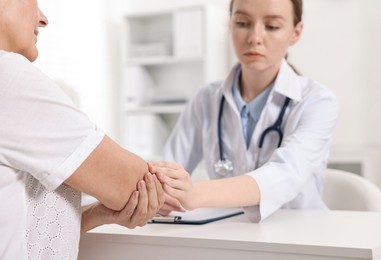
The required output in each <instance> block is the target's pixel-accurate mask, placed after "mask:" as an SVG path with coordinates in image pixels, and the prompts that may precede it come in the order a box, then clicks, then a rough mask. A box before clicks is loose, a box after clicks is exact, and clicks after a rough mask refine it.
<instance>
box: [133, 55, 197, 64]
mask: <svg viewBox="0 0 381 260" xmlns="http://www.w3.org/2000/svg"><path fill="white" fill-rule="evenodd" d="M203 60H204V57H202V56H194V57H175V56H156V57H155V56H154V57H142V58H134V59H128V60H127V61H126V65H140V66H150V65H165V64H176V63H186V62H202V61H203Z"/></svg>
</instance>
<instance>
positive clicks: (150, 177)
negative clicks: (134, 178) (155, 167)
mask: <svg viewBox="0 0 381 260" xmlns="http://www.w3.org/2000/svg"><path fill="white" fill-rule="evenodd" d="M147 179H148V180H149V181H153V176H152V174H151V173H148V174H147Z"/></svg>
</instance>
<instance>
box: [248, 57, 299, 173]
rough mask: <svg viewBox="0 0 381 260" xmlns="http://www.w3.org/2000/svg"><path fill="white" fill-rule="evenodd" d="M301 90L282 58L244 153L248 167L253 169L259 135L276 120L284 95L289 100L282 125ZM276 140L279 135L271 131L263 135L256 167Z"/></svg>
mask: <svg viewBox="0 0 381 260" xmlns="http://www.w3.org/2000/svg"><path fill="white" fill-rule="evenodd" d="M301 92H302V86H301V83H300V79H299V76H298V75H297V74H296V73H295V72H294V71H293V69H292V68H291V67H290V65H289V64H288V63H287V61H286V60H283V61H282V64H281V68H280V70H279V73H278V76H277V78H276V80H275V82H274V87H273V89H272V91H271V92H270V94H269V97H268V99H267V102H266V105H265V107H264V108H263V111H262V113H261V115H260V117H259V120H258V123H257V125H256V127H255V129H254V132H253V136H252V138H251V144H250V147H249V150H248V151H247V153H246V158H247V162H248V165H249V167H250V169H254V167H255V163H256V160H257V158H256V157H257V156H258V154H259V141H260V137H261V135H262V133H263V132H264V131H265V129H267V128H268V127H269V126H272V125H273V124H274V123H275V121H276V120H277V118H278V116H279V113H280V111H281V109H282V106H283V104H284V101H285V97H289V98H290V99H291V102H290V104H289V105H288V108H287V110H286V113H285V116H284V119H283V123H282V125H284V123H285V122H286V121H287V116H288V114H289V111H290V109H292V106H293V103H296V102H298V101H300V100H301ZM283 129H284V128H283V127H282V130H283ZM283 138H284V137H283ZM278 142H279V136H278V134H276V133H275V132H273V131H272V132H271V134H269V135H267V136H266V137H265V142H264V144H263V148H262V150H261V152H260V158H259V164H258V167H259V166H261V165H263V163H265V162H266V161H268V160H269V158H270V156H271V155H272V153H273V152H274V150H275V149H276V148H277V145H278ZM253 155H254V156H253ZM253 157H254V158H253Z"/></svg>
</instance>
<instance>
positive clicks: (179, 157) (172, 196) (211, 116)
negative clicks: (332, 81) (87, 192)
mask: <svg viewBox="0 0 381 260" xmlns="http://www.w3.org/2000/svg"><path fill="white" fill-rule="evenodd" d="M230 28H231V37H232V42H233V45H234V49H235V54H236V56H237V58H238V60H239V63H238V64H237V65H236V66H234V67H233V68H232V70H231V72H230V74H229V75H228V76H227V78H226V79H225V80H224V81H223V82H216V83H212V84H210V85H208V86H206V87H204V88H202V89H201V90H200V91H199V92H198V94H197V95H196V96H195V98H194V99H193V100H192V101H191V102H190V103H189V105H188V106H187V108H186V110H185V111H184V112H183V114H182V115H181V117H180V119H179V121H178V123H177V125H176V127H175V129H174V131H173V133H172V134H171V136H170V138H169V140H168V142H167V144H166V147H165V151H164V158H165V160H167V161H168V162H153V163H152V164H151V166H152V169H151V171H152V172H153V173H156V175H157V176H158V178H159V180H160V181H161V182H162V183H164V190H165V191H166V193H167V199H166V204H165V206H164V207H163V208H162V209H161V213H162V214H168V212H170V211H171V210H173V209H177V208H178V207H180V206H182V207H184V208H185V209H187V210H192V209H195V208H199V207H243V208H244V210H245V213H246V214H247V216H248V217H249V219H250V220H251V221H253V222H259V221H261V220H263V219H265V218H266V217H268V216H269V215H271V214H272V213H274V212H275V211H276V210H278V209H280V208H290V209H326V208H327V207H326V205H325V204H324V202H323V201H322V199H321V191H322V188H323V185H324V180H325V177H324V176H325V175H324V172H325V169H326V164H327V160H328V156H329V146H330V141H331V137H332V134H333V132H334V128H335V124H336V120H337V118H338V114H339V112H338V103H337V100H336V97H335V96H334V95H333V94H332V93H331V91H329V90H328V89H327V88H326V87H325V86H323V85H321V84H320V83H318V82H316V81H313V80H311V79H309V78H307V77H304V76H300V75H299V74H298V73H297V72H296V71H295V70H294V69H293V68H292V66H290V64H289V63H288V62H287V61H286V60H285V58H284V57H286V53H287V49H288V48H289V47H290V46H292V45H294V44H295V43H296V42H297V41H298V40H299V38H300V36H301V33H302V29H303V22H302V0H271V1H270V0H232V1H231V3H230ZM201 160H204V161H205V165H206V169H207V172H208V175H209V177H210V179H212V180H208V181H203V182H196V183H194V182H192V181H191V179H190V176H189V174H188V172H190V173H191V172H192V171H193V170H194V169H195V167H196V166H197V165H198V163H199V162H200V161H201ZM169 161H177V162H179V163H180V164H181V165H183V167H184V168H183V167H182V166H181V165H180V164H176V163H170V162H169Z"/></svg>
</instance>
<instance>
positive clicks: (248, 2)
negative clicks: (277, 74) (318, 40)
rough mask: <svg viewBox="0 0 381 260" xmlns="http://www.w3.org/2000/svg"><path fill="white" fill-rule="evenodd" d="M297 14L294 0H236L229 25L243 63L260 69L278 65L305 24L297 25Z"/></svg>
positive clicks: (236, 51) (239, 58)
mask: <svg viewBox="0 0 381 260" xmlns="http://www.w3.org/2000/svg"><path fill="white" fill-rule="evenodd" d="M294 17H295V16H294V10H293V5H292V2H291V0H234V2H233V5H232V10H231V20H230V26H231V34H232V42H233V45H234V50H235V53H236V56H237V58H238V60H239V61H240V63H241V64H242V66H243V67H245V68H247V69H254V70H258V71H264V70H267V69H270V68H274V69H277V68H279V67H280V64H281V61H282V59H283V58H284V57H285V55H286V53H287V49H288V47H289V46H291V45H293V44H295V43H296V42H297V41H298V39H299V37H300V34H301V31H302V28H303V24H302V22H299V23H298V24H296V25H295V23H294Z"/></svg>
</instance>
